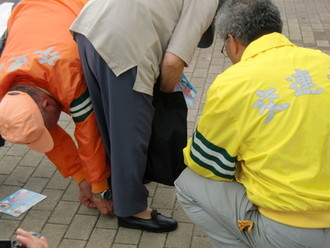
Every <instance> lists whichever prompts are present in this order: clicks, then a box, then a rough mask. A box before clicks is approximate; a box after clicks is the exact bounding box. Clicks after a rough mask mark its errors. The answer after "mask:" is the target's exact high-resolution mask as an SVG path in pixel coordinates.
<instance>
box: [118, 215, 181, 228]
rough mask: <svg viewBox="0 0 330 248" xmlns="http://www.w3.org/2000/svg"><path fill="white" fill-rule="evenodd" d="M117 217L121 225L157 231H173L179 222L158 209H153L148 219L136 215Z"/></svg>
mask: <svg viewBox="0 0 330 248" xmlns="http://www.w3.org/2000/svg"><path fill="white" fill-rule="evenodd" d="M117 219H118V225H119V226H120V227H126V228H131V229H140V230H144V231H149V232H155V233H161V232H171V231H174V230H175V229H176V228H177V227H178V223H177V222H176V220H175V219H172V218H170V217H166V216H164V215H161V214H160V213H158V212H157V210H152V212H151V219H148V220H145V219H141V218H137V217H134V216H130V217H117Z"/></svg>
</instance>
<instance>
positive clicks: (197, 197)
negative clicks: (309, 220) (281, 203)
mask: <svg viewBox="0 0 330 248" xmlns="http://www.w3.org/2000/svg"><path fill="white" fill-rule="evenodd" d="M175 186H176V191H177V198H178V201H179V202H180V204H181V206H182V207H183V209H184V211H185V212H186V214H187V215H188V216H189V217H190V219H191V220H192V221H193V222H194V223H195V224H196V225H197V226H198V227H199V228H201V229H202V230H203V231H204V232H205V233H206V234H207V235H208V237H209V239H210V241H211V243H212V244H213V247H217V248H234V247H235V248H236V247H237V248H252V247H253V248H329V247H330V229H329V228H322V229H309V228H297V227H292V226H287V225H284V224H280V223H278V222H275V221H272V220H270V219H268V218H266V217H264V216H263V215H261V214H260V213H259V211H258V209H257V207H256V206H255V205H254V204H252V203H251V202H250V201H249V200H248V198H247V196H246V191H245V188H244V187H243V186H242V185H241V184H239V183H237V182H224V181H215V180H211V179H207V178H205V177H201V176H199V175H197V174H196V173H195V172H193V171H192V170H191V169H190V168H186V169H185V170H184V171H183V172H182V173H181V175H180V176H179V177H178V179H177V180H176V181H175ZM237 220H251V221H253V222H254V226H253V229H252V233H251V234H249V233H247V232H245V231H244V232H241V231H240V230H239V228H238V224H237Z"/></svg>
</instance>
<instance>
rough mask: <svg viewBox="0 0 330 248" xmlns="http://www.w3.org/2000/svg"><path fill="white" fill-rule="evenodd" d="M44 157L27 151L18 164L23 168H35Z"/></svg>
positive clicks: (42, 154) (38, 153) (41, 154)
mask: <svg viewBox="0 0 330 248" xmlns="http://www.w3.org/2000/svg"><path fill="white" fill-rule="evenodd" d="M44 156H45V154H44V153H40V152H35V151H33V150H29V151H28V152H27V153H26V154H25V156H24V157H23V158H22V160H21V161H20V162H19V164H20V165H25V166H32V167H37V166H38V165H39V163H40V161H41V160H42V158H43V157H44Z"/></svg>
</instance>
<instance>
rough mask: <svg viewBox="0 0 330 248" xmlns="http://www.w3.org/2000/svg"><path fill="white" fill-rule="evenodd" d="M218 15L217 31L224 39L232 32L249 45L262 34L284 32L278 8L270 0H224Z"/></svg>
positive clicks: (244, 43) (243, 43) (245, 44)
mask: <svg viewBox="0 0 330 248" xmlns="http://www.w3.org/2000/svg"><path fill="white" fill-rule="evenodd" d="M222 1H224V3H223V4H222V6H221V8H220V10H219V12H218V14H217V16H216V21H215V25H216V32H217V33H218V35H219V37H220V38H221V39H223V40H225V39H226V37H227V35H228V34H231V35H232V36H233V37H235V38H236V39H237V40H239V41H240V42H241V43H242V45H244V46H248V45H249V44H250V43H251V42H252V41H254V40H255V39H257V38H259V37H261V36H262V35H265V34H269V33H273V32H278V33H281V32H282V26H283V23H282V20H281V15H280V12H279V10H278V8H277V7H276V6H275V5H274V4H273V3H272V2H271V1H270V0H222Z"/></svg>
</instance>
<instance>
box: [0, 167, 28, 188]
mask: <svg viewBox="0 0 330 248" xmlns="http://www.w3.org/2000/svg"><path fill="white" fill-rule="evenodd" d="M33 170H34V168H32V167H26V166H17V167H16V168H15V169H14V171H13V172H12V173H11V174H10V175H9V177H8V178H7V180H6V181H5V184H7V185H17V186H21V187H22V186H23V185H24V184H25V183H26V182H27V180H28V179H29V177H30V175H31V174H32V173H33Z"/></svg>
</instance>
